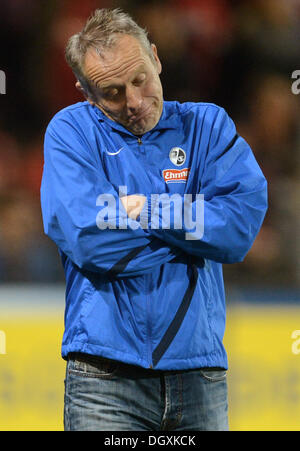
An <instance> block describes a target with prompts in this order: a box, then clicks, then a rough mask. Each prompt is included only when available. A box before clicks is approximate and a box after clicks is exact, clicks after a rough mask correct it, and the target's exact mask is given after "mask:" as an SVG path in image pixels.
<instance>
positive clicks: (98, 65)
mask: <svg viewBox="0 0 300 451" xmlns="http://www.w3.org/2000/svg"><path fill="white" fill-rule="evenodd" d="M66 58H67V61H68V63H69V65H70V66H71V68H72V70H73V71H74V74H75V76H76V79H77V82H76V86H77V88H78V89H79V90H80V91H81V92H82V94H83V95H84V96H85V97H86V99H87V100H86V101H84V102H79V103H77V104H75V105H72V106H69V107H67V108H65V109H63V110H62V111H60V112H59V113H57V114H56V115H55V117H54V118H53V119H52V120H51V122H50V124H49V126H48V128H47V131H46V136H45V164H44V174H43V180H42V187H41V202H42V211H43V220H44V228H45V232H46V234H48V235H49V236H50V237H51V238H52V239H53V240H54V242H55V243H56V244H57V246H58V248H59V251H60V254H61V258H62V263H63V266H64V270H65V274H66V311H65V332H64V337H63V343H62V356H63V358H64V359H66V360H67V370H66V381H65V417H64V421H65V429H66V430H113V431H121V430H124V431H130V430H136V431H137V430H148V431H153V430H176V431H179V430H227V429H228V418H227V386H226V370H227V367H228V363H227V356H226V351H225V349H224V347H223V344H222V339H223V334H224V327H225V300H224V286H223V278H222V263H233V262H238V261H242V260H243V258H244V256H245V255H246V253H247V252H248V250H249V248H250V247H251V245H252V243H253V241H254V239H255V236H256V234H257V233H258V230H259V228H260V226H261V224H262V221H263V218H264V214H265V211H266V203H267V201H266V181H265V178H264V176H263V174H262V172H261V170H260V169H259V167H258V165H257V163H256V161H255V159H254V156H253V154H252V151H251V149H250V148H249V146H248V145H247V144H246V142H245V141H244V140H243V139H242V138H241V137H240V136H239V135H238V134H237V132H236V129H235V126H234V124H233V122H232V120H231V119H230V118H229V117H228V115H227V114H226V112H225V111H224V110H223V109H222V108H220V107H218V106H216V105H212V104H204V103H184V104H180V103H178V102H168V101H164V100H163V94H162V86H161V83H160V78H159V74H160V72H161V63H160V60H159V58H158V53H157V49H156V47H155V45H154V44H150V43H149V41H148V39H147V35H146V33H145V32H144V30H142V29H141V28H140V27H139V26H138V25H137V24H136V23H135V22H134V21H133V20H132V19H131V18H130V17H129V16H128V15H127V14H125V13H123V12H122V11H120V10H119V9H117V10H106V9H100V10H96V11H95V13H94V14H93V15H92V16H91V18H90V19H89V20H88V21H87V23H86V25H85V27H84V29H83V30H82V31H81V33H78V34H76V35H74V36H72V37H71V39H70V40H69V43H68V45H67V49H66ZM203 218H204V221H203Z"/></svg>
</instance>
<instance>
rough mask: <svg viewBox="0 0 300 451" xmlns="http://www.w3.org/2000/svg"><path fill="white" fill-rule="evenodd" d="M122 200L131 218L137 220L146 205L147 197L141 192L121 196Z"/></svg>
mask: <svg viewBox="0 0 300 451" xmlns="http://www.w3.org/2000/svg"><path fill="white" fill-rule="evenodd" d="M121 201H122V204H123V207H124V208H125V210H126V212H127V215H128V216H129V218H131V219H134V220H136V219H137V217H138V216H139V215H140V213H141V211H142V209H143V207H144V204H145V201H146V197H145V196H142V195H139V194H132V195H130V196H124V197H121Z"/></svg>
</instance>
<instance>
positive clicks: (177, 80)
mask: <svg viewBox="0 0 300 451" xmlns="http://www.w3.org/2000/svg"><path fill="white" fill-rule="evenodd" d="M101 7H113V8H114V7H121V8H122V9H124V10H126V11H128V12H129V13H131V14H132V15H133V17H134V18H135V19H136V20H137V21H138V22H139V23H140V24H141V25H142V26H143V27H146V29H147V30H148V32H149V37H150V39H151V40H152V42H154V43H155V44H156V45H157V47H158V52H159V56H160V59H161V61H162V65H163V72H162V75H161V78H162V83H163V87H164V98H165V99H166V100H179V101H182V102H184V101H204V102H212V103H216V104H218V105H221V106H223V107H224V108H225V109H226V110H227V112H228V113H229V114H230V116H231V117H232V118H233V120H234V121H235V123H236V125H237V129H238V132H239V133H240V134H241V135H242V136H243V137H244V138H245V139H246V140H247V141H248V143H249V144H250V145H251V147H252V149H253V151H254V154H255V156H256V158H257V160H258V162H259V164H260V166H261V167H262V170H263V172H264V174H265V176H266V177H267V179H268V183H269V205H270V206H269V210H268V213H267V216H266V219H265V222H264V225H263V227H262V230H261V232H260V233H259V235H258V237H257V240H256V242H255V244H254V245H253V248H252V249H251V251H250V252H249V254H248V256H247V257H246V259H245V261H244V262H243V263H242V264H234V265H225V267H224V271H225V276H226V278H227V280H228V281H229V282H231V283H233V284H245V285H247V284H249V285H253V284H257V285H265V286H282V287H299V285H300V276H299V273H300V258H299V255H300V249H299V221H300V206H299V197H300V196H299V195H300V186H299V148H300V121H299V118H300V114H299V113H300V111H299V102H300V96H297V95H294V94H293V93H292V90H291V86H292V79H291V76H292V73H293V71H294V70H297V69H300V0H288V1H286V0H244V1H243V0H240V1H238V0H235V1H233V0H165V1H164V0H145V1H142V0H135V1H134V0H131V1H130V0H127V1H126V0H124V1H121V0H120V1H113V0H85V1H84V2H82V1H81V0H49V1H47V2H44V1H41V0H0V10H1V17H0V37H1V44H2V45H1V58H0V70H3V71H4V72H5V74H6V94H5V95H1V96H0V104H1V108H0V281H2V282H3V283H4V282H25V281H26V282H36V281H38V282H57V281H62V280H63V272H62V269H61V263H60V259H59V257H58V253H57V250H56V247H55V245H54V244H53V243H52V242H51V241H50V240H49V239H48V238H47V237H46V236H45V235H44V233H43V226H42V219H41V212H40V202H39V190H40V181H41V175H42V168H43V136H44V132H45V128H46V126H47V124H48V122H49V121H50V119H51V118H52V116H53V115H54V114H55V113H56V112H57V111H58V110H60V109H61V108H63V107H65V106H67V105H69V104H72V103H75V102H78V101H81V100H83V99H82V98H81V97H80V94H79V93H78V91H77V90H76V89H75V79H74V76H73V74H72V72H71V70H70V69H69V68H68V66H67V65H66V63H65V60H64V47H65V45H66V42H67V39H68V38H69V37H70V36H71V35H72V34H74V33H75V32H77V31H78V30H80V29H81V28H82V26H83V24H84V23H85V21H86V19H87V17H88V16H89V15H90V13H91V12H92V11H93V10H94V9H95V8H101Z"/></svg>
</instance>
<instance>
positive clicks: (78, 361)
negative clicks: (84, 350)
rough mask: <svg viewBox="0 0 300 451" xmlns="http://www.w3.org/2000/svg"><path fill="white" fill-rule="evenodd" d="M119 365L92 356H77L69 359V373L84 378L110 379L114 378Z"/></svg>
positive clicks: (115, 362) (112, 361)
mask: <svg viewBox="0 0 300 451" xmlns="http://www.w3.org/2000/svg"><path fill="white" fill-rule="evenodd" d="M118 368H119V363H118V362H117V361H115V360H110V359H105V358H104V357H98V356H92V355H84V356H82V355H75V356H71V357H69V359H68V373H69V374H73V375H77V376H83V377H94V378H104V379H108V378H111V377H113V376H114V374H115V373H116V371H117V369H118Z"/></svg>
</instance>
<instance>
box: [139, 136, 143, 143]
mask: <svg viewBox="0 0 300 451" xmlns="http://www.w3.org/2000/svg"><path fill="white" fill-rule="evenodd" d="M138 143H139V145H141V144H143V142H142V140H141V138H140V137H138Z"/></svg>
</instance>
